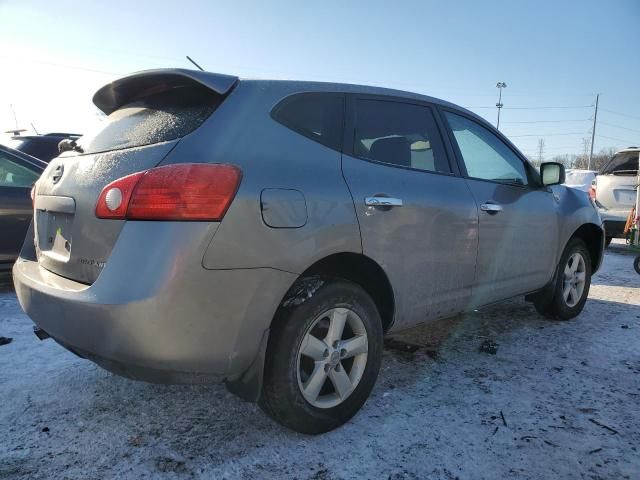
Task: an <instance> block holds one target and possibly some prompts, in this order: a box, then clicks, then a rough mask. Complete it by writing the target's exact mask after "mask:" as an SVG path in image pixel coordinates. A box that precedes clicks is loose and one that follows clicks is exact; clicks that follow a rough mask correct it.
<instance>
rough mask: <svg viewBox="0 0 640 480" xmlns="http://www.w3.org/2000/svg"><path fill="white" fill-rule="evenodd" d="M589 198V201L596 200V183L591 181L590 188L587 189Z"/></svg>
mask: <svg viewBox="0 0 640 480" xmlns="http://www.w3.org/2000/svg"><path fill="white" fill-rule="evenodd" d="M589 197H591V200H594V201H595V199H596V181H595V180H592V181H591V188H590V189H589Z"/></svg>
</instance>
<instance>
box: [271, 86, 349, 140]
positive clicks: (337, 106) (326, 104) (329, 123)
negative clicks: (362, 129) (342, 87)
mask: <svg viewBox="0 0 640 480" xmlns="http://www.w3.org/2000/svg"><path fill="white" fill-rule="evenodd" d="M271 116H272V117H273V119H274V120H276V121H277V122H279V123H281V124H282V125H284V126H285V127H287V128H290V129H291V130H293V131H294V132H297V133H299V134H300V135H304V136H305V137H307V138H310V139H311V140H313V141H315V142H318V143H321V144H323V145H326V146H327V147H329V148H332V149H334V150H338V151H340V150H342V131H343V130H342V128H343V124H344V120H343V118H344V95H342V94H340V93H298V94H295V95H292V96H290V97H287V98H285V99H284V100H283V101H282V102H280V103H279V104H278V105H276V107H275V108H274V109H273V112H272V113H271Z"/></svg>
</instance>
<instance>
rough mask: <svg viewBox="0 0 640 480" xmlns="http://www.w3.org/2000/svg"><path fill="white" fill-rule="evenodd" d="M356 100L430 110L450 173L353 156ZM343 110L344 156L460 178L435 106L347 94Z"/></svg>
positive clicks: (382, 97)
mask: <svg viewBox="0 0 640 480" xmlns="http://www.w3.org/2000/svg"><path fill="white" fill-rule="evenodd" d="M358 100H374V101H381V102H394V103H404V104H408V105H415V106H418V107H423V108H428V109H430V110H431V113H432V115H433V119H434V121H435V128H436V132H434V133H435V134H436V135H437V136H438V138H439V139H440V142H441V144H442V148H443V150H444V153H445V156H446V160H447V164H448V165H449V169H450V170H451V172H439V171H435V170H434V171H431V170H422V169H419V168H412V167H404V166H402V165H394V164H393V163H385V162H378V161H376V160H372V159H370V158H363V157H359V156H357V155H356V154H355V151H354V145H355V135H356V129H355V121H356V103H357V101H358ZM345 108H346V112H345V117H344V118H345V122H344V124H345V126H344V141H343V143H342V145H343V153H344V154H345V155H349V156H351V157H353V158H357V159H359V160H363V161H365V162H371V163H375V164H378V165H385V166H388V167H391V168H401V169H404V170H411V171H413V172H421V173H427V174H434V175H447V176H450V177H451V176H455V177H459V176H461V172H460V169H459V167H458V164H457V162H456V160H455V157H454V156H453V152H452V151H451V149H450V146H449V145H448V142H447V141H446V137H445V134H444V130H443V128H444V127H445V125H444V124H443V123H442V121H441V119H440V114H439V112H438V110H437V107H436V105H435V104H432V103H430V102H424V101H420V100H416V99H412V98H405V97H395V96H391V95H376V94H365V93H347V94H346V101H345Z"/></svg>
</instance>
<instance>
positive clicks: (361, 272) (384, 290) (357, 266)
mask: <svg viewBox="0 0 640 480" xmlns="http://www.w3.org/2000/svg"><path fill="white" fill-rule="evenodd" d="M308 277H334V278H341V279H344V280H348V281H350V282H353V283H355V284H357V285H359V286H360V287H362V289H364V291H365V292H367V294H368V295H369V296H370V297H371V299H372V300H373V302H374V303H375V304H376V307H377V309H378V312H379V313H380V319H381V320H382V329H383V331H384V332H385V333H386V332H387V331H388V330H389V328H391V325H392V324H393V319H394V312H395V296H394V293H393V288H392V286H391V282H390V281H389V278H388V277H387V274H386V273H385V271H384V270H383V269H382V267H381V266H380V265H379V264H378V263H377V262H376V261H374V260H372V259H371V258H370V257H367V256H366V255H363V254H360V253H351V252H344V253H336V254H332V255H329V256H327V257H324V258H322V259H321V260H318V261H317V262H315V263H314V264H313V265H311V266H309V267H308V268H307V269H306V270H305V271H304V272H302V274H301V275H300V276H299V277H298V280H300V279H303V278H308ZM296 282H297V281H296ZM294 286H295V283H294ZM292 288H294V287H293V286H292ZM290 291H291V289H290ZM290 291H289V292H287V295H285V298H286V297H287V296H288V295H290ZM283 300H284V299H283Z"/></svg>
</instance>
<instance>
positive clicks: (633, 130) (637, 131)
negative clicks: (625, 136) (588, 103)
mask: <svg viewBox="0 0 640 480" xmlns="http://www.w3.org/2000/svg"><path fill="white" fill-rule="evenodd" d="M600 123H601V124H602V125H608V126H610V127H615V128H622V129H623V130H629V131H630V132H636V133H640V130H636V129H634V128H628V127H623V126H622V125H614V124H613V123H607V122H603V121H601V122H600Z"/></svg>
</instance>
